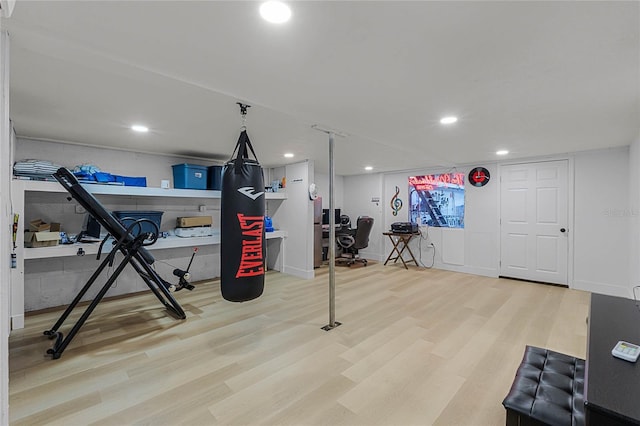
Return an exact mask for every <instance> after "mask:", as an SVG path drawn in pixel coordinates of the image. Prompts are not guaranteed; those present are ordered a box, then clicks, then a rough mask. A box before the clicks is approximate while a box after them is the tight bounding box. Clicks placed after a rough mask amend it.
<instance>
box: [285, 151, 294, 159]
mask: <svg viewBox="0 0 640 426" xmlns="http://www.w3.org/2000/svg"><path fill="white" fill-rule="evenodd" d="M284 156H285V158H293V153H291V152H287V153H285V154H284Z"/></svg>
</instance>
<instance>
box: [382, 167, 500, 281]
mask: <svg viewBox="0 0 640 426" xmlns="http://www.w3.org/2000/svg"><path fill="white" fill-rule="evenodd" d="M477 166H483V167H485V168H487V169H488V170H489V173H490V174H491V176H492V179H491V180H490V181H489V183H488V184H487V185H485V186H484V187H481V188H476V187H472V186H470V185H466V186H465V219H464V220H465V227H464V229H452V228H437V227H421V232H422V234H423V237H422V238H414V239H413V240H412V242H411V244H410V247H411V250H412V251H413V253H414V255H415V256H416V258H417V259H418V262H419V263H420V264H421V265H423V266H432V265H433V266H434V267H435V268H440V269H446V270H451V271H459V272H466V273H472V274H477V275H485V276H497V275H498V259H499V251H498V247H499V246H498V243H499V242H498V235H499V222H498V188H499V179H498V178H497V174H498V173H497V164H476V165H473V166H465V167H460V168H458V169H456V170H451V169H446V170H445V169H423V170H411V171H404V172H398V173H389V174H386V175H384V179H383V180H384V182H383V188H384V190H383V197H382V198H383V220H384V226H383V230H388V229H390V227H391V223H393V222H406V221H408V220H409V206H408V203H409V198H408V197H409V185H408V177H409V176H421V175H429V174H438V173H451V172H459V173H463V174H464V175H465V180H466V176H467V174H468V173H469V171H470V170H471V169H472V168H474V167H477ZM396 187H397V188H398V189H399V190H400V194H399V198H400V199H401V200H402V202H403V206H402V209H401V210H400V211H398V214H397V216H394V215H393V210H392V208H391V201H392V198H393V196H394V195H395V193H396ZM383 241H384V244H383V245H381V247H383V253H382V255H383V256H384V258H383V259H386V257H387V256H388V253H389V252H390V251H391V248H392V246H391V242H390V241H389V240H388V238H387V237H384V240H383ZM431 243H432V244H433V246H431V245H430V244H431ZM406 258H407V257H405V259H406Z"/></svg>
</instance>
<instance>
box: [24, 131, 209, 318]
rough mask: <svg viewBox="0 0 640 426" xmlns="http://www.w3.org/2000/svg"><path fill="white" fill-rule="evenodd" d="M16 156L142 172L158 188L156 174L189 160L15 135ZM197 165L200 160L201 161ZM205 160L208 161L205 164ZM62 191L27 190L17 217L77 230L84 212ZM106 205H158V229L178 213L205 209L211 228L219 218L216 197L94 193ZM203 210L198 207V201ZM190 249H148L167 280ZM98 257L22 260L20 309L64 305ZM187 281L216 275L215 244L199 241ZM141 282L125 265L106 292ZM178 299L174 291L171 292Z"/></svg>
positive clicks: (166, 174)
mask: <svg viewBox="0 0 640 426" xmlns="http://www.w3.org/2000/svg"><path fill="white" fill-rule="evenodd" d="M15 158H16V160H21V159H27V158H39V159H48V160H50V161H53V162H55V163H58V164H60V165H62V166H66V167H70V168H73V167H74V166H75V165H79V164H83V163H92V164H96V165H98V166H99V167H100V168H101V169H102V170H104V171H106V172H110V173H113V174H119V175H125V176H146V177H147V185H148V186H149V187H159V186H160V180H161V179H170V180H171V179H172V175H173V172H172V168H171V165H172V164H180V163H185V162H189V163H194V162H193V161H192V160H185V159H184V158H178V157H167V156H160V155H158V156H156V155H151V154H139V153H135V152H127V151H117V150H108V149H102V148H93V147H86V146H79V145H73V144H65V143H59V142H45V141H34V140H29V139H18V141H17V143H16V149H15ZM201 164H203V163H201ZM205 165H211V163H206V164H205ZM66 198H67V195H66V194H64V193H28V194H27V196H26V199H25V209H24V210H25V211H24V213H23V216H22V217H21V218H20V219H21V220H23V221H24V222H23V223H28V222H29V221H30V220H33V219H38V218H42V219H43V220H45V221H46V222H60V223H62V229H63V230H64V231H67V232H69V233H70V234H76V233H77V232H79V231H80V229H81V227H82V223H83V220H84V216H85V215H84V214H78V213H76V211H75V206H76V203H75V202H74V201H72V202H69V201H67V199H66ZM99 198H100V201H101V202H102V204H103V205H104V206H105V207H106V208H107V209H108V210H158V211H162V212H163V215H162V224H161V227H160V230H161V231H170V230H172V229H173V228H175V220H176V217H178V216H198V215H203V214H208V215H211V216H212V217H213V223H214V227H216V226H219V223H220V200H219V199H202V198H197V199H188V198H155V197H131V196H99ZM203 205H204V206H205V208H206V211H205V212H204V213H203V212H201V211H200V206H203ZM191 254H192V248H191V247H184V248H172V249H164V250H154V251H153V256H154V257H155V258H156V262H155V264H154V265H155V268H156V270H157V271H158V273H159V274H160V275H161V276H162V277H164V278H165V279H166V280H168V281H172V280H173V279H174V277H173V276H172V271H173V269H174V268H185V267H186V266H187V265H188V263H189V259H190V257H191ZM98 264H99V262H98V261H96V259H95V256H83V257H59V258H49V259H34V260H26V261H25V273H24V296H25V300H24V306H25V309H26V311H27V312H28V311H32V310H38V309H43V308H48V307H53V306H61V305H66V304H68V303H69V302H70V301H71V300H72V299H73V296H75V294H77V293H78V291H79V289H80V288H81V287H82V286H83V285H84V283H85V282H86V281H87V280H88V279H89V277H90V276H91V274H92V273H93V271H95V269H96V267H97V266H98ZM190 272H191V276H192V279H193V281H198V280H204V279H210V278H215V277H218V276H219V275H220V256H219V246H217V245H216V246H210V245H203V246H201V247H198V253H197V255H196V257H195V259H194V261H193V264H192V266H191V270H190ZM95 287H96V288H95V289H92V291H90V292H89V293H88V294H87V295H86V296H85V300H87V299H89V298H92V297H93V296H94V295H95V293H96V292H97V290H98V288H97V287H98V286H97V285H96V286H95ZM146 289H147V286H146V284H145V283H144V282H143V281H142V279H141V278H140V277H139V276H138V275H137V273H136V272H135V271H133V269H131V268H130V267H127V268H125V270H124V271H123V273H122V274H121V275H120V277H119V278H118V280H117V284H116V285H115V286H114V287H113V288H112V289H110V290H109V292H108V293H107V295H108V296H114V295H118V294H126V293H131V292H135V291H145V290H146ZM177 299H178V300H179V299H180V297H179V295H178V296H177Z"/></svg>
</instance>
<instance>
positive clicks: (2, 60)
mask: <svg viewBox="0 0 640 426" xmlns="http://www.w3.org/2000/svg"><path fill="white" fill-rule="evenodd" d="M11 165H12V156H11V124H10V122H9V35H8V34H7V33H6V32H5V31H4V30H3V29H2V28H1V26H0V241H2V243H1V244H2V245H1V246H0V425H7V424H9V371H8V370H9V368H8V366H9V329H10V326H11V324H10V319H9V317H10V309H9V301H10V300H11V295H10V283H11V280H10V278H9V277H10V274H9V272H10V257H9V253H10V250H11V246H10V244H11V238H10V231H9V230H10V229H11V223H12V222H13V219H12V213H13V212H12V211H11V205H10V203H9V200H10V199H11V192H10V191H11V188H10V182H11Z"/></svg>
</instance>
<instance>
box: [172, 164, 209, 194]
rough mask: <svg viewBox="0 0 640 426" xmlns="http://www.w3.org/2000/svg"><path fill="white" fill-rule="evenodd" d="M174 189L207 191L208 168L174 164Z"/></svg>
mask: <svg viewBox="0 0 640 426" xmlns="http://www.w3.org/2000/svg"><path fill="white" fill-rule="evenodd" d="M171 167H172V168H173V187H174V188H180V189H207V166H199V165H197V164H174V165H173V166H171Z"/></svg>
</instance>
